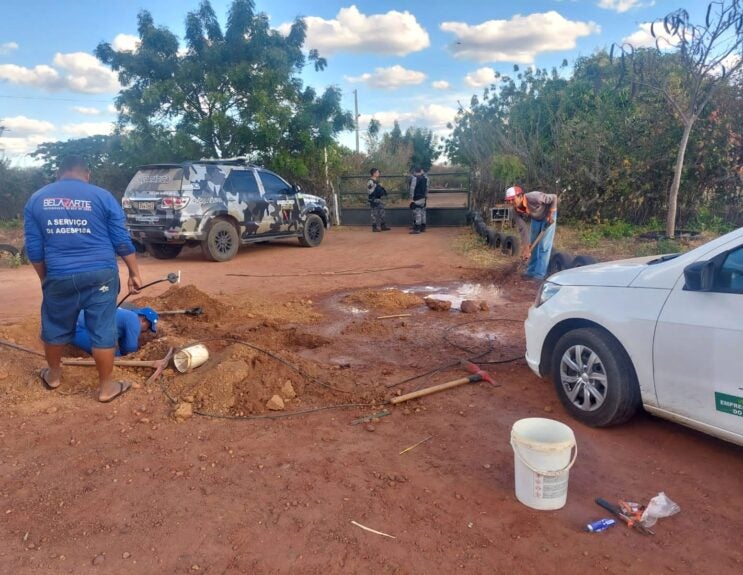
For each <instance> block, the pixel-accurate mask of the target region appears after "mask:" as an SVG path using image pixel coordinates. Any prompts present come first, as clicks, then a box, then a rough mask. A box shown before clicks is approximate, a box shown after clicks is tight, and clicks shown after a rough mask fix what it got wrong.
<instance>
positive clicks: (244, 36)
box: [95, 0, 353, 171]
mask: <svg viewBox="0 0 743 575" xmlns="http://www.w3.org/2000/svg"><path fill="white" fill-rule="evenodd" d="M305 32H306V25H305V23H304V21H303V20H301V19H297V20H295V22H294V23H293V24H292V27H291V30H290V31H289V34H288V35H287V36H283V35H281V34H279V33H278V32H277V31H275V30H272V29H271V28H270V26H269V23H268V18H267V16H266V15H265V14H262V13H256V12H255V5H254V3H253V2H252V0H233V2H232V4H231V5H230V8H229V13H228V18H227V26H226V28H225V29H224V31H223V29H222V27H221V26H220V24H219V21H218V19H217V17H216V15H215V13H214V10H213V9H212V6H211V4H210V3H209V2H208V0H203V1H202V2H201V4H200V5H199V8H198V9H197V10H195V11H192V12H189V13H188V14H187V16H186V32H185V44H186V46H185V53H182V52H179V48H180V46H179V42H178V39H177V37H176V36H175V35H174V34H173V33H172V32H171V31H170V30H168V29H167V28H164V27H158V26H156V25H155V23H154V21H153V19H152V16H151V14H150V13H149V12H148V11H146V10H143V11H142V12H140V13H139V16H138V33H139V39H140V44H139V47H138V49H137V50H136V51H134V52H117V51H115V50H114V49H113V48H112V47H111V45H110V44H108V43H101V44H99V45H98V47H97V48H96V51H95V53H96V56H97V57H98V58H99V59H100V60H101V61H102V62H103V63H105V64H107V65H109V66H110V67H111V68H112V69H113V70H114V71H116V72H118V74H119V80H120V82H121V84H122V86H123V89H122V91H121V92H120V93H119V96H118V98H117V100H116V104H117V108H118V109H119V114H120V116H119V121H120V123H121V125H122V126H133V127H134V128H135V129H136V130H137V131H138V132H139V134H140V137H141V138H153V137H154V138H156V139H158V140H162V137H161V136H162V132H166V133H168V134H170V136H171V138H172V139H173V141H175V142H179V143H180V144H181V145H182V147H183V148H188V144H193V145H195V147H196V148H197V149H198V150H199V151H200V155H203V156H210V157H228V156H238V155H239V156H248V157H249V158H251V159H253V160H255V161H258V162H261V163H264V164H271V162H272V161H273V160H274V158H278V157H279V156H281V158H282V159H281V160H280V162H279V163H281V164H282V165H287V163H288V164H291V165H292V166H295V169H297V170H299V171H302V170H303V169H306V168H307V162H308V161H310V160H311V159H313V158H314V157H315V155H316V151H317V149H322V148H324V147H326V146H328V145H330V144H331V143H332V142H333V139H334V136H335V135H337V134H338V133H339V132H341V131H343V130H346V129H350V128H352V127H353V122H352V117H351V114H350V113H349V112H347V111H343V110H342V109H341V107H340V92H339V90H338V89H337V88H335V87H331V88H328V89H327V90H325V92H324V93H322V94H320V95H318V94H316V93H315V91H314V90H313V89H311V88H305V87H303V85H302V81H301V80H300V78H299V74H300V72H301V71H302V69H303V68H304V67H305V66H306V65H307V64H308V63H310V64H312V65H314V67H315V69H316V70H322V69H324V68H325V66H326V65H327V62H326V61H325V60H324V59H323V58H321V57H320V56H319V54H318V53H317V51H315V50H310V52H309V54H308V56H305V55H304V53H303V51H302V47H303V44H304V40H305ZM308 142H311V143H312V144H313V147H312V149H309V150H308ZM305 153H306V154H307V157H304V155H305ZM290 157H291V159H292V161H291V162H289V161H288V158H290ZM301 164H304V166H303V167H300V165H301Z"/></svg>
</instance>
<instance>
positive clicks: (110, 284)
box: [23, 156, 142, 402]
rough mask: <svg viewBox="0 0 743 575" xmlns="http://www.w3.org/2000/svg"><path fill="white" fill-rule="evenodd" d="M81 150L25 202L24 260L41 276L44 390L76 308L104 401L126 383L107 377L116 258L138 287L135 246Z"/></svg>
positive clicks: (55, 378)
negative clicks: (82, 314) (53, 179)
mask: <svg viewBox="0 0 743 575" xmlns="http://www.w3.org/2000/svg"><path fill="white" fill-rule="evenodd" d="M89 181H90V170H89V169H88V165H87V162H86V161H85V160H84V159H83V158H81V157H80V156H68V157H66V158H64V159H63V160H62V161H61V162H60V166H59V176H58V178H57V181H56V182H54V183H52V184H49V185H48V186H44V187H43V188H41V189H40V190H38V191H37V192H36V193H34V194H33V195H32V196H31V198H29V200H28V202H27V203H26V207H25V209H24V212H23V213H24V235H25V240H26V253H27V255H28V259H29V261H30V262H31V264H32V265H33V267H34V269H35V270H36V273H37V275H38V276H39V279H40V280H41V291H42V294H43V299H42V304H41V339H42V340H43V342H44V353H45V355H46V361H47V364H48V367H45V368H43V369H42V370H41V371H40V373H39V375H40V377H41V380H42V382H43V383H44V385H45V386H46V387H47V388H49V389H54V388H57V387H59V385H60V383H61V377H62V363H61V362H62V352H63V350H64V346H65V345H66V344H68V343H70V342H71V341H72V339H73V337H74V336H75V325H76V322H77V317H78V314H79V313H80V310H85V325H86V328H87V330H88V332H89V334H90V339H91V353H92V355H93V359H95V364H96V367H97V368H98V380H99V384H100V387H99V390H98V400H99V401H102V402H108V401H111V400H112V399H114V398H116V397H118V396H119V395H121V394H123V393H124V392H126V391H127V390H128V389H129V388H131V383H129V382H126V381H114V380H113V378H112V373H113V365H114V351H115V348H116V297H117V294H118V293H119V267H118V263H117V260H116V257H117V256H119V257H121V259H122V260H124V263H125V264H126V266H127V268H128V269H129V281H128V282H127V283H128V288H129V291H130V292H133V293H137V292H138V291H139V288H140V287H141V286H142V279H141V277H140V275H139V267H138V266H137V259H136V255H135V250H134V245H133V244H132V241H131V239H130V238H129V233H128V232H127V230H126V227H125V226H124V222H125V217H124V212H123V210H122V209H121V206H120V205H119V203H118V202H117V201H116V199H115V198H114V197H113V196H112V195H111V194H110V193H109V192H108V191H106V190H104V189H103V188H99V187H97V186H93V185H91V184H90V183H89Z"/></svg>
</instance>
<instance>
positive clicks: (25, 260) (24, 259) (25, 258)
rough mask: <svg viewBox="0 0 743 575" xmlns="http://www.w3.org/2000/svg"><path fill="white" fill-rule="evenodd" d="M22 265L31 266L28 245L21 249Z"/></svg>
mask: <svg viewBox="0 0 743 575" xmlns="http://www.w3.org/2000/svg"><path fill="white" fill-rule="evenodd" d="M20 253H21V263H22V264H24V265H26V264H30V263H31V262H30V261H29V259H28V254H27V253H26V244H23V247H22V248H21V252H20Z"/></svg>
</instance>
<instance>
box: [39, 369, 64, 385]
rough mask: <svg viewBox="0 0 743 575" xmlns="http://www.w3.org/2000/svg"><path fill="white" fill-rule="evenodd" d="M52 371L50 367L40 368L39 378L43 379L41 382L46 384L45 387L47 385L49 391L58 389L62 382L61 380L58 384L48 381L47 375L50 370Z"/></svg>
mask: <svg viewBox="0 0 743 575" xmlns="http://www.w3.org/2000/svg"><path fill="white" fill-rule="evenodd" d="M50 371H51V370H50V369H49V368H48V367H42V368H41V369H40V370H39V379H41V383H42V384H43V385H44V387H45V388H46V389H48V390H49V391H52V390H54V389H57V388H58V387H59V386H60V384H61V383H62V382H61V381H60V382H59V383H58V384H57V385H50V384H49V381H48V380H47V378H46V377H47V375H49V372H50Z"/></svg>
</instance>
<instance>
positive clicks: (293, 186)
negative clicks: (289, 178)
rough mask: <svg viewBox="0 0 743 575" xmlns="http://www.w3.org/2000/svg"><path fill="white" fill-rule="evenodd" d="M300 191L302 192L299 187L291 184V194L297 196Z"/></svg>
mask: <svg viewBox="0 0 743 575" xmlns="http://www.w3.org/2000/svg"><path fill="white" fill-rule="evenodd" d="M301 191H302V188H301V187H299V186H298V185H297V184H292V191H291V193H292V194H298V193H299V192H301Z"/></svg>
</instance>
